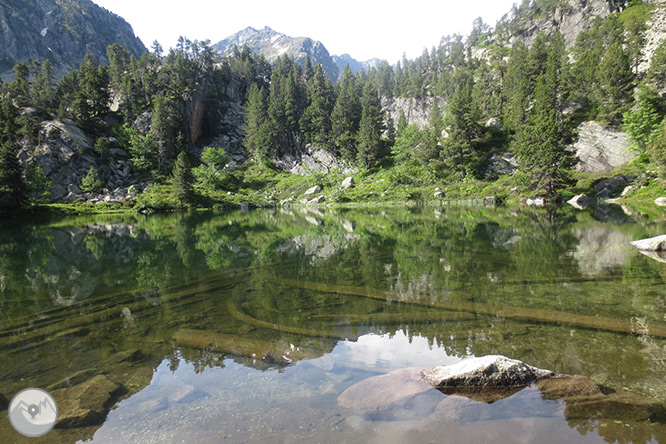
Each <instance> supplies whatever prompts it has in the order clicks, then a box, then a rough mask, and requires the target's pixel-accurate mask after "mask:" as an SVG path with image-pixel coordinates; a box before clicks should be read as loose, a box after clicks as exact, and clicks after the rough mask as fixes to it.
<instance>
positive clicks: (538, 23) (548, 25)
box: [495, 0, 627, 46]
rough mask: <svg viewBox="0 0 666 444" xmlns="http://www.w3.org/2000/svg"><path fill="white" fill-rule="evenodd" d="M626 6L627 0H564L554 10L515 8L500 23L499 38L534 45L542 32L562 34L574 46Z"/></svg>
mask: <svg viewBox="0 0 666 444" xmlns="http://www.w3.org/2000/svg"><path fill="white" fill-rule="evenodd" d="M626 4H627V1H626V0H562V1H560V2H559V4H558V5H557V6H556V7H554V8H553V9H552V10H545V9H540V8H534V9H532V10H530V11H520V13H519V14H516V9H514V10H512V11H511V12H509V13H508V14H506V15H505V16H504V17H502V19H501V20H500V22H499V24H498V29H497V31H498V32H497V34H496V37H495V38H496V39H499V40H500V41H504V42H508V43H509V44H511V45H513V43H515V42H516V41H518V40H522V41H523V42H524V43H525V44H526V45H528V46H530V45H531V44H532V42H534V39H535V38H536V36H537V35H538V34H539V33H544V34H547V35H553V34H555V33H556V32H557V31H560V32H561V33H562V35H563V36H564V39H565V41H566V43H567V46H571V45H573V43H574V42H575V41H576V37H577V36H578V34H579V33H580V32H581V31H584V30H586V29H588V28H589V27H590V25H591V24H592V22H593V21H594V19H595V18H596V17H601V18H606V17H608V15H609V14H611V13H613V12H616V11H621V10H622V9H623V8H624V7H625V6H626Z"/></svg>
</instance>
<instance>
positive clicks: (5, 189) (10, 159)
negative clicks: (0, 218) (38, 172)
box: [0, 138, 27, 214]
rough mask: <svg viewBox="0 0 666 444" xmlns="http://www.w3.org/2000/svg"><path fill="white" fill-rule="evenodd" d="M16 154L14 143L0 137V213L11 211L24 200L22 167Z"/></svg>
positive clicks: (16, 149) (24, 190) (24, 189)
mask: <svg viewBox="0 0 666 444" xmlns="http://www.w3.org/2000/svg"><path fill="white" fill-rule="evenodd" d="M17 155H18V145H17V144H16V143H14V142H13V141H12V140H7V139H4V138H2V139H0V214H3V213H5V214H7V213H11V212H12V211H15V210H16V209H18V208H20V207H21V206H22V205H23V204H24V203H25V202H26V196H27V194H26V187H25V183H24V182H23V169H22V168H21V164H20V163H19V161H18V157H17Z"/></svg>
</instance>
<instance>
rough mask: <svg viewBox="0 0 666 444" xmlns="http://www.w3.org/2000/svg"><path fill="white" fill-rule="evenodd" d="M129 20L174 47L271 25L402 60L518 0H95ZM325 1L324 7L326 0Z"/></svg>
mask: <svg viewBox="0 0 666 444" xmlns="http://www.w3.org/2000/svg"><path fill="white" fill-rule="evenodd" d="M93 1H94V2H95V3H97V4H98V5H100V6H103V7H105V8H106V9H108V10H110V11H112V12H115V13H116V14H118V15H120V16H121V17H123V18H124V19H125V20H127V21H128V22H129V23H130V24H131V25H132V26H133V28H134V32H135V34H136V35H137V36H138V37H139V38H141V40H142V41H143V43H144V45H146V47H148V48H150V45H151V43H152V42H153V41H154V40H158V41H159V42H160V43H161V44H162V46H164V47H165V48H169V47H171V46H174V45H175V43H176V41H177V39H178V36H180V35H183V36H185V37H187V38H189V39H190V40H195V39H197V40H206V39H208V40H210V41H211V42H212V43H216V42H218V41H220V40H222V39H224V38H226V37H228V36H229V35H231V34H234V33H236V32H238V31H240V30H241V29H245V28H246V27H248V26H251V27H253V28H257V29H260V28H263V27H264V26H269V27H271V28H273V29H274V30H275V31H278V32H281V33H283V34H287V35H289V36H292V37H311V38H313V39H315V40H319V41H321V42H322V43H323V44H324V45H325V46H326V48H327V49H328V51H329V52H330V53H331V55H334V54H337V55H341V54H344V53H348V54H350V55H351V56H352V57H354V58H355V59H357V60H367V59H370V58H373V57H378V58H380V59H386V60H388V61H389V62H391V63H395V62H397V61H398V60H399V59H400V58H401V57H402V54H403V52H404V53H406V54H407V56H408V57H409V58H414V57H417V56H419V55H421V53H422V52H423V48H428V50H430V48H432V47H433V46H437V45H438V44H439V41H440V39H441V38H442V36H444V35H448V34H454V33H461V34H463V35H466V34H468V33H469V31H470V30H471V29H472V21H473V20H474V19H475V18H476V17H479V16H480V17H482V18H483V20H484V21H485V22H486V23H487V24H489V25H491V26H494V25H495V23H496V22H497V20H498V19H499V18H501V17H502V16H503V15H504V14H505V13H507V12H509V10H510V8H511V5H512V4H513V3H514V2H515V1H516V0H401V1H396V0H381V1H377V0H335V1H329V2H316V1H313V0H235V1H211V0H187V1H182V0H181V1H173V0H93ZM324 4H325V5H326V6H322V5H324Z"/></svg>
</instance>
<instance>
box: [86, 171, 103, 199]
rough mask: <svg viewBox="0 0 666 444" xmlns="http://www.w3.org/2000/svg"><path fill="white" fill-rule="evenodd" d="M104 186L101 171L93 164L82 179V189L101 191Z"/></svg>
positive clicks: (90, 191) (91, 191) (87, 191)
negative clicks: (98, 171)
mask: <svg viewBox="0 0 666 444" xmlns="http://www.w3.org/2000/svg"><path fill="white" fill-rule="evenodd" d="M103 188H104V184H102V180H101V179H100V178H99V173H97V170H96V169H95V167H93V166H91V167H90V168H89V169H88V173H86V175H85V176H84V177H83V179H81V191H84V192H86V193H99V192H100V191H102V189H103Z"/></svg>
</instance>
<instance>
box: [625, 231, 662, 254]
mask: <svg viewBox="0 0 666 444" xmlns="http://www.w3.org/2000/svg"><path fill="white" fill-rule="evenodd" d="M630 245H631V246H632V247H634V248H635V249H637V250H639V251H666V234H662V235H661V236H656V237H651V238H649V239H641V240H637V241H634V242H631V244H630Z"/></svg>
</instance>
